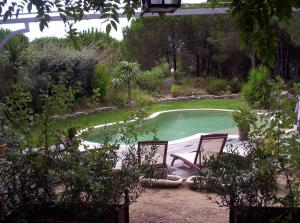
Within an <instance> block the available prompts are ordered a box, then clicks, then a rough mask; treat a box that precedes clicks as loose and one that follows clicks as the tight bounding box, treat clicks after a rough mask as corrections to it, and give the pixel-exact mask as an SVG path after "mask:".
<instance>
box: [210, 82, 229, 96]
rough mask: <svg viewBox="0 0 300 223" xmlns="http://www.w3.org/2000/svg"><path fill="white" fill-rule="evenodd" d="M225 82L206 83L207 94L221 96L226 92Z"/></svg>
mask: <svg viewBox="0 0 300 223" xmlns="http://www.w3.org/2000/svg"><path fill="white" fill-rule="evenodd" d="M227 88H228V86H227V81H226V80H222V79H214V80H210V81H208V83H207V88H206V89H207V92H208V93H209V94H217V95H218V94H222V93H223V92H226V91H227Z"/></svg>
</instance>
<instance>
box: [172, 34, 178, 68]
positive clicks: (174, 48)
mask: <svg viewBox="0 0 300 223" xmlns="http://www.w3.org/2000/svg"><path fill="white" fill-rule="evenodd" d="M172 50H173V52H172V53H173V69H174V71H176V70H177V63H176V42H175V33H174V30H173V32H172Z"/></svg>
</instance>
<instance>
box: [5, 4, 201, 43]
mask: <svg viewBox="0 0 300 223" xmlns="http://www.w3.org/2000/svg"><path fill="white" fill-rule="evenodd" d="M201 2H206V0H182V3H190V4H193V3H201ZM128 25H130V22H129V21H128V20H127V19H126V18H121V19H120V23H119V25H118V30H117V31H115V30H114V29H112V31H111V33H110V35H111V36H112V37H114V38H116V39H118V40H121V39H122V38H123V34H122V29H123V28H124V27H126V26H128ZM75 27H76V28H77V29H78V31H82V30H87V29H89V28H92V27H94V28H97V29H98V30H101V31H103V32H105V27H106V25H105V23H104V24H103V21H102V20H99V19H97V20H88V21H85V20H83V21H80V22H79V23H77V24H76V26H75ZM0 28H6V29H10V30H12V31H15V30H18V29H22V28H24V24H8V25H0ZM29 28H30V32H28V33H25V35H26V36H27V37H28V38H29V40H30V41H32V40H33V39H35V38H39V37H59V38H63V37H65V36H66V32H65V26H64V23H63V22H62V21H60V22H50V24H49V28H45V29H44V30H43V32H41V31H40V29H39V25H38V23H31V24H30V25H29Z"/></svg>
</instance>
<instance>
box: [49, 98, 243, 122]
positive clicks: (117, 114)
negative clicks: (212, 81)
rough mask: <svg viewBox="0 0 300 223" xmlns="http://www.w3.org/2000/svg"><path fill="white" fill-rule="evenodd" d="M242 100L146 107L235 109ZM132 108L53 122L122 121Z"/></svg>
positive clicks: (162, 108)
mask: <svg viewBox="0 0 300 223" xmlns="http://www.w3.org/2000/svg"><path fill="white" fill-rule="evenodd" d="M242 104H243V102H242V101H241V100H239V99H228V100H223V99H222V100H221V99H220V100H218V99H214V100H189V101H178V102H170V103H165V104H154V105H151V106H149V107H148V108H147V111H149V115H150V114H151V113H154V112H157V111H165V110H174V109H190V108H216V109H237V108H238V107H239V106H241V105H242ZM130 111H134V109H117V110H114V111H107V112H102V113H94V114H89V115H83V116H80V117H77V118H71V119H68V120H63V121H56V122H55V123H54V124H55V125H56V126H57V127H58V126H60V127H63V126H64V127H66V126H76V127H77V128H86V127H91V126H95V125H100V124H104V123H109V122H117V121H122V120H124V119H125V118H126V117H127V114H128V113H129V112H130Z"/></svg>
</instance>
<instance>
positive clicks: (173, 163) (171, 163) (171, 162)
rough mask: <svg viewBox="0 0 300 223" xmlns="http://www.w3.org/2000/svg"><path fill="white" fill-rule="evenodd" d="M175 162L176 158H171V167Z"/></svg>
mask: <svg viewBox="0 0 300 223" xmlns="http://www.w3.org/2000/svg"><path fill="white" fill-rule="evenodd" d="M175 160H177V157H174V158H173V160H172V162H171V166H173V164H174V162H175Z"/></svg>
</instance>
